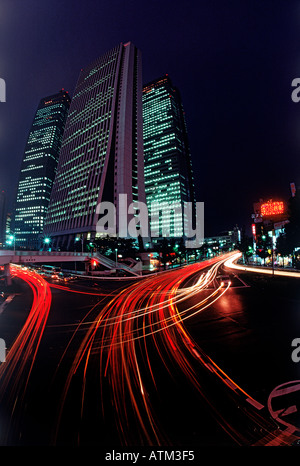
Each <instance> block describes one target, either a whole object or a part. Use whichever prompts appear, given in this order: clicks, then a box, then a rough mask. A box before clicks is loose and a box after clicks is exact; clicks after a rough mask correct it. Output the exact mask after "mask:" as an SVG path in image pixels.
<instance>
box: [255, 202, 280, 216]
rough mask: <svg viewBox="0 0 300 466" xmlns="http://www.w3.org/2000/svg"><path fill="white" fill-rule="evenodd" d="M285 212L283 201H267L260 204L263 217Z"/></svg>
mask: <svg viewBox="0 0 300 466" xmlns="http://www.w3.org/2000/svg"><path fill="white" fill-rule="evenodd" d="M283 212H284V204H283V202H282V201H278V202H267V203H266V204H262V205H261V206H260V213H261V215H262V217H268V216H271V215H280V214H283Z"/></svg>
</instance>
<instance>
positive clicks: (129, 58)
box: [45, 42, 145, 249]
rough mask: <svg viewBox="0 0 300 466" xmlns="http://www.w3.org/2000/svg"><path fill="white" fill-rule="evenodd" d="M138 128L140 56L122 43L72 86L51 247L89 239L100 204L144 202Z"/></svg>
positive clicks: (50, 220) (50, 222)
mask: <svg viewBox="0 0 300 466" xmlns="http://www.w3.org/2000/svg"><path fill="white" fill-rule="evenodd" d="M142 129H143V120H142V61H141V53H140V51H139V50H138V49H137V48H136V47H135V46H134V45H133V44H132V43H130V42H128V43H126V44H122V43H121V44H119V45H118V46H116V47H114V48H113V49H112V50H110V51H108V52H107V53H105V54H104V55H102V56H101V57H99V58H98V59H96V60H95V61H94V62H93V63H91V64H89V65H88V66H86V68H84V69H82V70H81V72H80V75H79V78H78V81H77V84H76V88H75V91H74V95H73V98H72V103H71V107H70V111H69V115H68V119H67V122H66V128H65V133H64V138H63V142H62V149H61V155H60V158H59V164H58V169H57V175H56V179H55V183H54V186H53V191H52V195H51V201H50V205H49V209H48V214H47V219H46V226H45V233H46V234H47V235H50V236H51V238H52V244H53V245H54V247H60V248H62V249H65V248H69V247H71V246H72V244H73V241H75V240H76V239H79V238H82V237H84V238H85V239H88V240H93V239H94V238H95V237H96V236H97V231H96V230H97V228H96V225H97V221H98V219H99V215H98V213H97V212H96V210H97V205H98V204H99V203H100V202H104V201H105V202H111V203H113V204H114V206H115V207H116V209H117V211H118V207H119V195H120V194H125V195H127V201H128V204H131V203H132V202H133V201H137V200H140V201H143V202H145V193H144V165H143V164H144V160H143V137H142ZM117 222H118V217H117ZM116 230H117V233H118V223H117V225H116ZM108 233H109V231H108ZM98 235H99V234H98Z"/></svg>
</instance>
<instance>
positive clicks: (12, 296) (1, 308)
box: [0, 294, 16, 314]
mask: <svg viewBox="0 0 300 466" xmlns="http://www.w3.org/2000/svg"><path fill="white" fill-rule="evenodd" d="M15 296H16V295H15V294H11V295H9V296H8V297H7V298H6V300H5V301H4V303H2V304H1V305H0V314H2V312H3V311H4V309H5V307H6V306H7V304H9V303H11V302H12V300H13V299H14V297H15Z"/></svg>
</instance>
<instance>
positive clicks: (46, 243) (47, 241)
mask: <svg viewBox="0 0 300 466" xmlns="http://www.w3.org/2000/svg"><path fill="white" fill-rule="evenodd" d="M50 243H51V238H48V237H46V238H44V244H45V245H46V246H47V248H49V249H50V247H49V246H50Z"/></svg>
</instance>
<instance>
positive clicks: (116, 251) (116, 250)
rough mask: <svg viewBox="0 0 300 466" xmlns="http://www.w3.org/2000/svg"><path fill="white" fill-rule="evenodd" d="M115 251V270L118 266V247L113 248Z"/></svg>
mask: <svg viewBox="0 0 300 466" xmlns="http://www.w3.org/2000/svg"><path fill="white" fill-rule="evenodd" d="M115 253H116V271H117V267H118V249H117V248H116V249H115Z"/></svg>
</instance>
